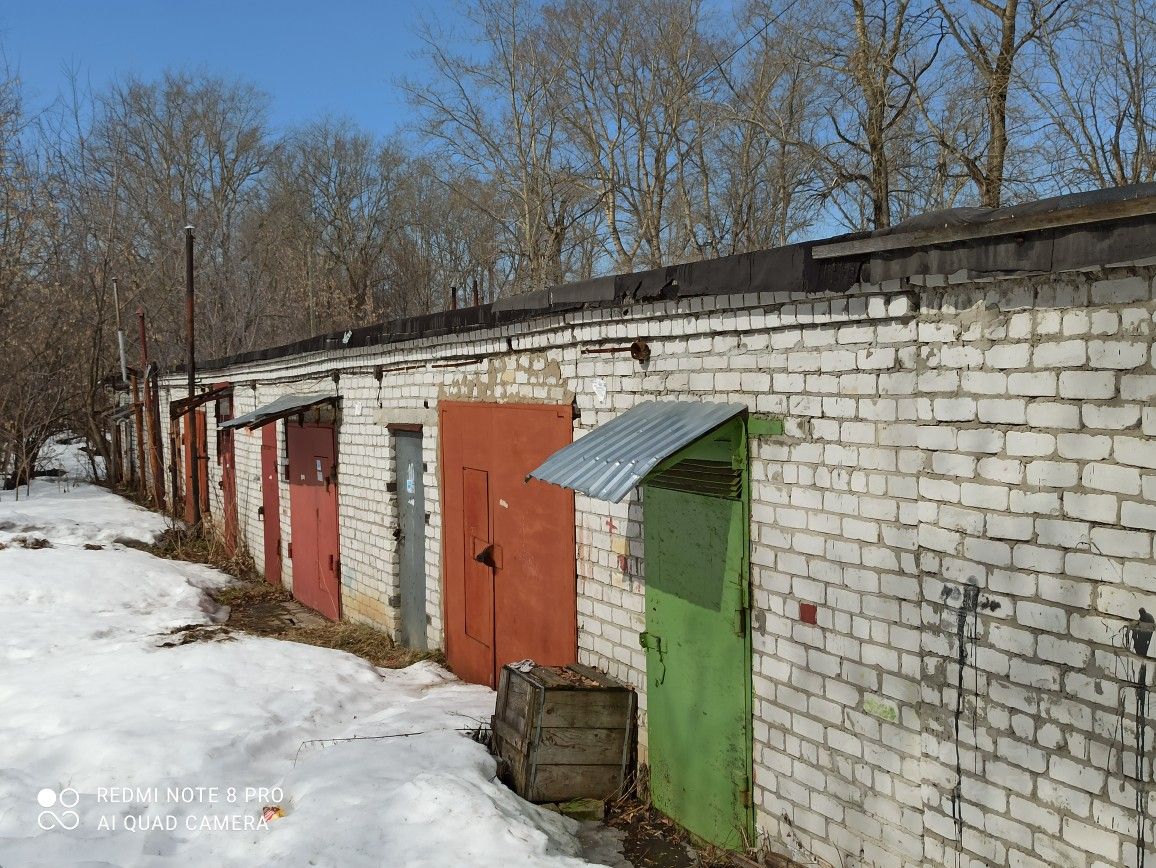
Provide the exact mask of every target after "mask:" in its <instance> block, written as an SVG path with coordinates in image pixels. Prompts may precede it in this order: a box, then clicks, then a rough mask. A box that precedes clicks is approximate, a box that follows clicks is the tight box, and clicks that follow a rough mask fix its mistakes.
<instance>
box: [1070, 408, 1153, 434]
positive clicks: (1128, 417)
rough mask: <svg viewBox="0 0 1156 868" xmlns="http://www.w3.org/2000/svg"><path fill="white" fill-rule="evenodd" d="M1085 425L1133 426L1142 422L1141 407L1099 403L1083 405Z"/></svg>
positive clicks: (1108, 427) (1111, 427) (1109, 427)
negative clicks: (1113, 405) (1111, 405)
mask: <svg viewBox="0 0 1156 868" xmlns="http://www.w3.org/2000/svg"><path fill="white" fill-rule="evenodd" d="M1082 409H1083V416H1084V426H1085V427H1087V428H1107V429H1120V428H1132V427H1134V426H1135V425H1138V424H1139V422H1140V407H1139V406H1137V405H1135V404H1131V405H1125V406H1123V407H1105V406H1102V405H1099V404H1084V405H1083V408H1082Z"/></svg>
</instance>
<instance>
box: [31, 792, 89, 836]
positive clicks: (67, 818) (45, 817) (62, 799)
mask: <svg viewBox="0 0 1156 868" xmlns="http://www.w3.org/2000/svg"><path fill="white" fill-rule="evenodd" d="M79 801H80V793H78V792H77V791H76V790H74V789H73V788H72V787H65V788H64V789H62V790H61V791H60V792H59V793H58V792H57V791H56V790H54V789H51V788H49V787H45V788H44V789H42V790H41V791H40V792H39V793H37V794H36V803H37V804H38V805H40V807H42V808H44V810H43V811H41V812H40V814H39V816H37V818H36V825H37V826H39V827H40V828H41V829H42V830H43V831H45V832H47V831H49V830H51V829H64V830H65V831H72V830H73V829H75V828H76V827H77V826H79V825H80V814H78V813H76V811H73V810H70V809H71V808H75V807H76V805H77V802H79ZM56 808H59V809H61V810H59V811H57V810H53V809H56Z"/></svg>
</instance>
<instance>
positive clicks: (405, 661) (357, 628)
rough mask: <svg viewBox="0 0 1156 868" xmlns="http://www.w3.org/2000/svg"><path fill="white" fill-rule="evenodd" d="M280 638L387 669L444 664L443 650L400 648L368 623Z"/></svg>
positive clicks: (339, 625)
mask: <svg viewBox="0 0 1156 868" xmlns="http://www.w3.org/2000/svg"><path fill="white" fill-rule="evenodd" d="M278 638H280V639H288V640H289V641H290V642H303V643H304V644H306V645H317V646H320V647H322V648H336V649H337V650H338V651H348V652H349V653H350V654H356V655H357V656H358V657H361V658H364V659H365V660H368V661H369V662H370V663H372V664H373V665H374V666H380V667H382V668H384V669H404V668H405V667H406V666H410V665H412V664H414V663H417V662H418V661H419V660H434V661H435V662H437V663H444V662H445V658H444V657H443V656H442V653H441V652H440V651H432V652H431V651H416V650H414V649H413V648H403V647H401V646H399V645H397V644H396V643H395V642H394V641H393V640H392V639H390V638H389V637H388V636H387V635H385V634H384V633H382V632H380V631H378V630H375V629H373V628H372V627H370V626H368V625H366V624H351V623H348V622H339V623H336V624H325V625H322V626H310V627H294V628H290V629H289V630H286V631H284V632H283V633H280V634H278Z"/></svg>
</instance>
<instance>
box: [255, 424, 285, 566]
mask: <svg viewBox="0 0 1156 868" xmlns="http://www.w3.org/2000/svg"><path fill="white" fill-rule="evenodd" d="M257 515H258V516H259V517H260V519H261V521H262V522H263V526H262V534H263V536H264V540H263V543H264V546H263V549H264V552H265V581H267V582H269V583H270V584H272V585H280V584H281V475H280V473H279V472H278V467H277V426H276V425H275V424H273V425H266V426H265V427H263V428H262V429H261V509H260V510H259V511H258V513H257Z"/></svg>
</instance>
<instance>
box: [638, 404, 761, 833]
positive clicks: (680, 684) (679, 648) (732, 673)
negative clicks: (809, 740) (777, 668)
mask: <svg viewBox="0 0 1156 868" xmlns="http://www.w3.org/2000/svg"><path fill="white" fill-rule="evenodd" d="M748 478H749V477H748V472H747V440H746V427H745V420H744V419H743V418H741V417H740V418H735V419H732V420H731V421H730V422H727V423H726V424H725V425H723V426H722V427H720V428H718V429H716V430H715V431H713V432H711V433H710V434H707V435H706V436H704V437H702V438H701V439H700V440H698V441H696V442H695V443H693V444H691V445H690V446H688V447H686V448H685V449H683V450H682V451H681V452H679V453H678V454H677V455H675V456H673V457H672V458H670V459H668V460H667V461H664V462H662V463H661V464H659V465H658V466H657V467H656V468H655V469H654V470H653V471H652V472H651V473H650V474H649V475H648V476H647V477H646V480H645V483H644V488H643V527H644V529H645V530H644V535H645V549H644V553H643V554H644V557H645V573H646V632H645V633H644V634H643V636H642V643H643V646H644V647H645V648H646V676H647V694H646V703H647V740H648V752H649V760H650V786H651V796H652V799H653V801H654V805H655V807H657V808H658V809H659V810H660V811H662V812H663V813H665V814H667V815H668V816H669V817H671V818H672V819H674V820H675V821H676V822H678V823H679V824H681V825H682V826H684V827H686V828H687V829H688V830H690V831H691V832H692V833H694V834H695V835H697V836H699V837H700V838H702V839H704V840H706V841H709V842H711V843H714V844H717V845H720V846H724V847H730V848H738V847H741V846H742V845H744V844H745V843H748V842H750V841H752V840H753V834H754V822H753V811H752V809H751V781H750V775H751V750H752V747H751V643H750V625H749V619H748V612H749V574H750V570H749V551H750V534H749V529H750V520H749V517H748V516H749V506H748V504H749V494H748V491H747V486H748Z"/></svg>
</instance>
